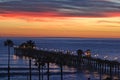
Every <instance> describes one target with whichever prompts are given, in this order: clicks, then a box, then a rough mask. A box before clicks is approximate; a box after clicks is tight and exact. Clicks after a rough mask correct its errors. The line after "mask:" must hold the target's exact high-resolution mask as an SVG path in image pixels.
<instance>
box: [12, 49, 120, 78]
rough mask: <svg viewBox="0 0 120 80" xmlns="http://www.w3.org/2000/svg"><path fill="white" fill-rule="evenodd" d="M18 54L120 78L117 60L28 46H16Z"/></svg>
mask: <svg viewBox="0 0 120 80" xmlns="http://www.w3.org/2000/svg"><path fill="white" fill-rule="evenodd" d="M14 50H15V54H16V55H17V56H26V57H29V58H32V59H35V60H36V61H37V62H42V63H55V64H57V65H62V66H63V65H66V66H69V67H75V68H77V69H82V68H87V69H89V70H91V71H98V72H99V73H100V74H108V75H109V76H110V78H111V79H112V78H113V76H117V77H118V78H120V63H119V62H117V61H109V60H103V59H99V58H93V57H87V56H78V55H71V54H63V53H62V52H59V51H58V52H55V51H44V50H36V49H28V48H14Z"/></svg>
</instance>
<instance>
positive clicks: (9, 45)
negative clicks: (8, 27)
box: [4, 39, 14, 80]
mask: <svg viewBox="0 0 120 80" xmlns="http://www.w3.org/2000/svg"><path fill="white" fill-rule="evenodd" d="M4 45H5V46H7V47H8V80H10V47H13V45H14V43H13V41H12V40H9V39H8V40H6V41H4Z"/></svg>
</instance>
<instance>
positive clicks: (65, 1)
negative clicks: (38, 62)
mask: <svg viewBox="0 0 120 80" xmlns="http://www.w3.org/2000/svg"><path fill="white" fill-rule="evenodd" d="M0 37H87V38H120V0H0Z"/></svg>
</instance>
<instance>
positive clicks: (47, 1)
mask: <svg viewBox="0 0 120 80" xmlns="http://www.w3.org/2000/svg"><path fill="white" fill-rule="evenodd" d="M3 1H4V2H0V15H4V16H5V15H10V14H11V15H12V14H19V16H20V15H24V16H37V17H39V16H40V17H41V16H52V17H53V16H55V17H56V16H57V17H58V16H60V17H111V16H112V17H114V16H115V17H120V15H116V13H118V14H120V3H119V2H118V0H117V1H116V2H115V1H113V0H9V1H8V0H3ZM108 14H109V15H108Z"/></svg>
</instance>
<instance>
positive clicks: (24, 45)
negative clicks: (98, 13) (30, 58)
mask: <svg viewBox="0 0 120 80" xmlns="http://www.w3.org/2000/svg"><path fill="white" fill-rule="evenodd" d="M35 46H36V45H35V42H34V41H32V40H28V41H26V42H24V43H22V44H21V45H20V46H19V47H20V48H30V49H33V48H34V47H35Z"/></svg>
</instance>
